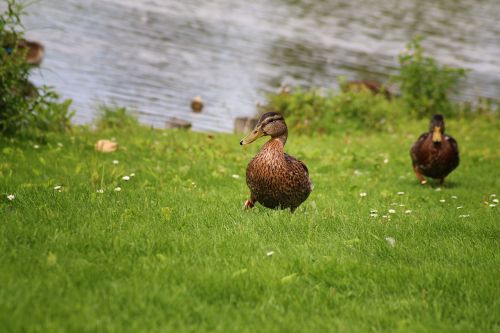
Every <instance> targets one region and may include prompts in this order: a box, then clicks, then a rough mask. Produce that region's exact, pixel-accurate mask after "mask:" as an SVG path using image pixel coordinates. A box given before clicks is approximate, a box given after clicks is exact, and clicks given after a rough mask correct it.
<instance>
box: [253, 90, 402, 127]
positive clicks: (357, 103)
mask: <svg viewBox="0 0 500 333" xmlns="http://www.w3.org/2000/svg"><path fill="white" fill-rule="evenodd" d="M269 111H274V112H279V113H281V114H283V115H284V116H285V118H286V122H287V124H288V127H289V128H290V129H293V131H294V132H298V133H303V134H313V133H333V132H339V131H346V130H347V131H348V130H356V129H363V130H373V131H390V130H392V128H393V127H394V126H395V125H396V121H395V120H396V119H395V118H396V117H397V116H398V115H399V114H400V112H399V111H398V107H397V103H392V102H390V101H388V100H387V99H386V98H385V97H384V96H382V95H373V94H371V93H369V92H364V91H361V92H346V93H341V94H334V93H333V92H331V93H328V94H322V93H321V92H320V91H319V90H307V91H302V90H296V91H294V92H292V93H290V94H277V95H269V96H268V104H267V105H265V106H263V107H262V110H261V113H263V112H269Z"/></svg>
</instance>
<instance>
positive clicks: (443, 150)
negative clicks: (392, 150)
mask: <svg viewBox="0 0 500 333" xmlns="http://www.w3.org/2000/svg"><path fill="white" fill-rule="evenodd" d="M410 156H411V160H412V163H413V170H414V171H415V175H416V176H417V178H418V180H419V181H420V184H426V183H427V181H426V180H425V178H424V176H426V177H430V178H435V179H439V183H440V184H443V182H444V178H445V177H446V176H448V174H450V172H452V171H453V170H454V169H455V168H456V167H457V166H458V163H459V161H460V158H459V152H458V144H457V141H455V139H453V138H452V137H451V136H449V135H445V132H444V119H443V116H441V115H439V114H437V115H434V116H433V117H432V119H431V122H430V125H429V132H427V133H424V134H422V135H420V137H419V138H418V140H417V142H415V144H413V146H412V147H411V150H410Z"/></svg>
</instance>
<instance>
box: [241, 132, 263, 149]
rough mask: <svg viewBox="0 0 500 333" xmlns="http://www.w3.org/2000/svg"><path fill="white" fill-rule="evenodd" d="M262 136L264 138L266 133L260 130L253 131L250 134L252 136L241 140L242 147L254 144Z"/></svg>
mask: <svg viewBox="0 0 500 333" xmlns="http://www.w3.org/2000/svg"><path fill="white" fill-rule="evenodd" d="M261 136H264V132H262V131H259V130H253V131H252V132H250V134H248V135H247V136H245V137H244V138H243V139H241V141H240V145H247V144H249V143H252V142H254V141H255V140H257V139H258V138H260V137H261Z"/></svg>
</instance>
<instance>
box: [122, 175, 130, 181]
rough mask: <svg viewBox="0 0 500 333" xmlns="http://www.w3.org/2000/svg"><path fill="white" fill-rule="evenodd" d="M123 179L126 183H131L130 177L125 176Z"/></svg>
mask: <svg viewBox="0 0 500 333" xmlns="http://www.w3.org/2000/svg"><path fill="white" fill-rule="evenodd" d="M122 179H123V180H125V181H129V180H130V177H129V176H123V177H122Z"/></svg>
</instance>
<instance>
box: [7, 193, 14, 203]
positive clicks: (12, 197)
mask: <svg viewBox="0 0 500 333" xmlns="http://www.w3.org/2000/svg"><path fill="white" fill-rule="evenodd" d="M15 198H16V196H15V195H14V194H9V195H8V196H7V199H9V200H10V201H12V200H14V199H15Z"/></svg>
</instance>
